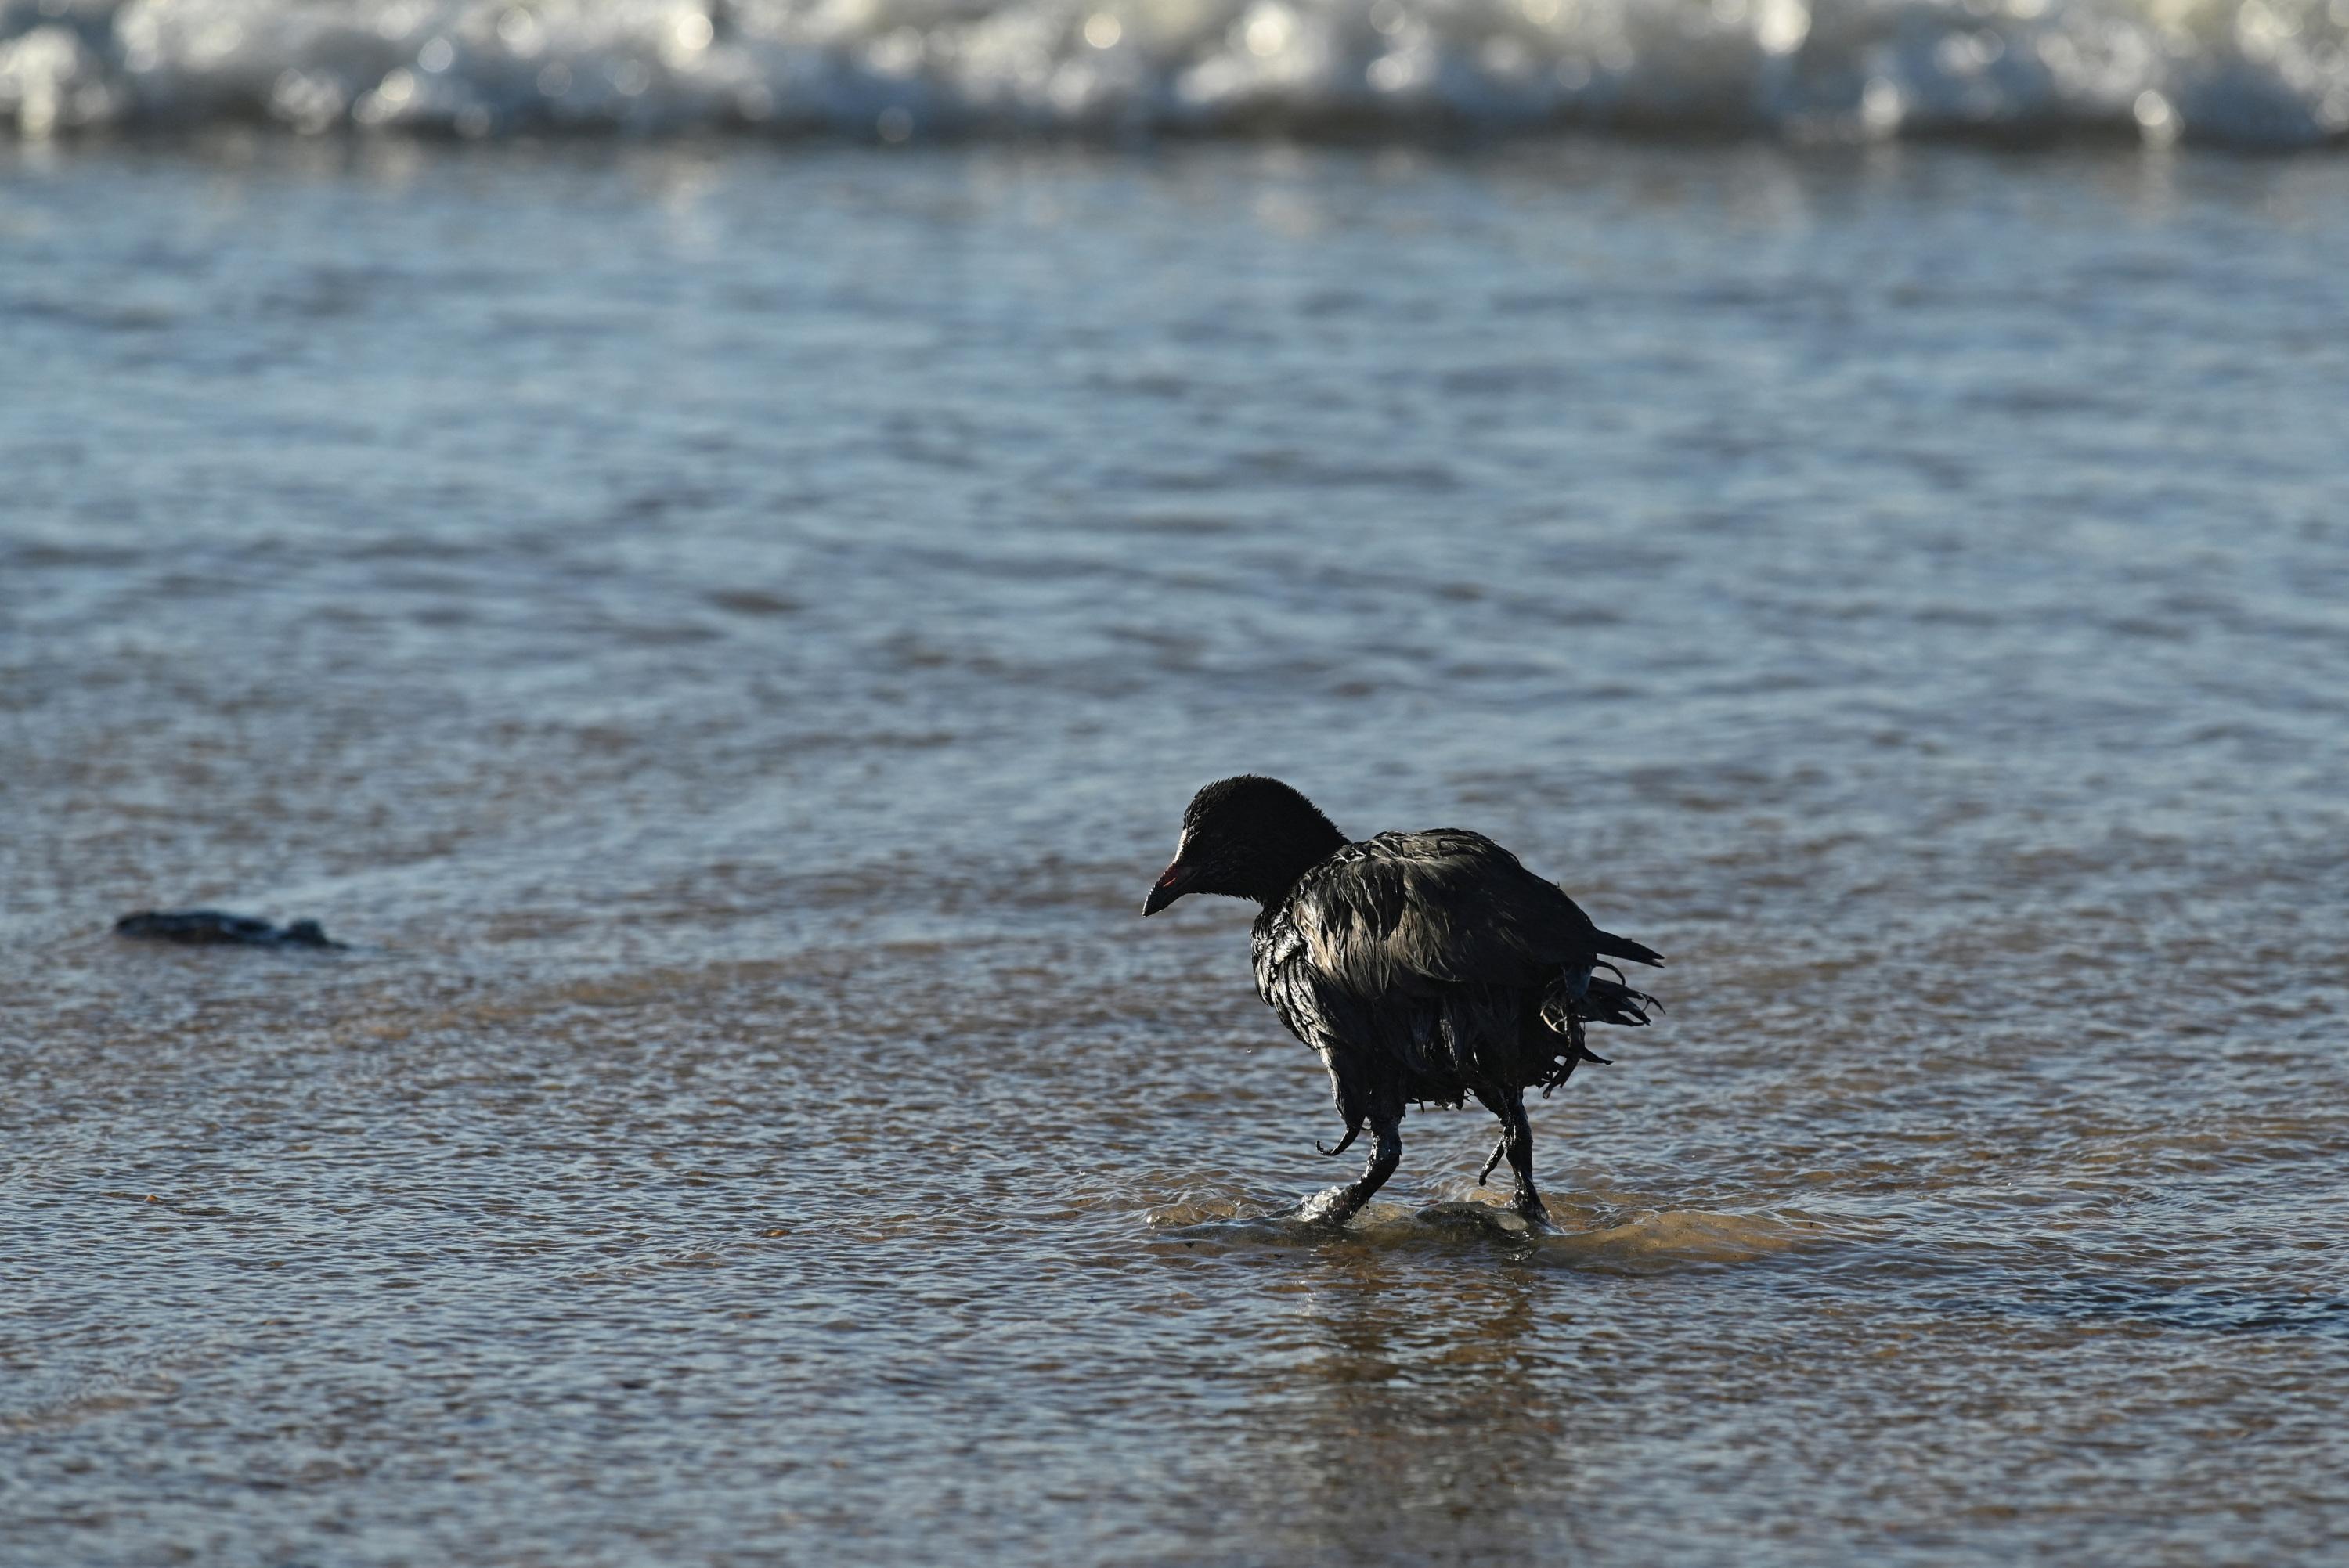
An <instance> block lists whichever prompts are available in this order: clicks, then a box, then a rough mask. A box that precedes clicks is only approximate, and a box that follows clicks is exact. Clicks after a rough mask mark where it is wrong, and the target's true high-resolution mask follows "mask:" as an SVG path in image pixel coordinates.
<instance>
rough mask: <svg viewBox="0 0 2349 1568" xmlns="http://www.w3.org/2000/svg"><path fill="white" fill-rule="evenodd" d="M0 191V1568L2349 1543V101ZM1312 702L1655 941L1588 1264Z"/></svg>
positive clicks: (1407, 823) (343, 169)
mask: <svg viewBox="0 0 2349 1568" xmlns="http://www.w3.org/2000/svg"><path fill="white" fill-rule="evenodd" d="M5 159H6V162H5V185H0V245H5V251H6V254H7V258H8V264H7V265H6V266H5V268H0V323H5V332H6V341H7V345H8V350H9V352H8V355H7V361H8V365H9V370H8V376H9V381H8V388H7V391H6V392H5V396H0V469H5V471H6V472H7V473H8V474H9V475H10V483H9V485H8V486H7V493H6V496H5V500H0V507H5V511H0V737H5V757H6V759H7V766H6V769H5V774H0V805H5V812H0V886H5V887H6V888H7V890H8V897H7V899H6V901H5V907H0V937H5V945H4V946H0V1036H5V1044H0V1075H5V1094H0V1129H5V1130H0V1150H5V1154H0V1289H5V1304H6V1310H5V1313H0V1442H4V1443H5V1455H6V1459H5V1463H0V1522H5V1531H0V1558H5V1559H6V1560H7V1561H9V1562H11V1563H28V1564H30V1563H40V1564H45V1565H51V1564H67V1563H85V1562H87V1563H161V1562H172V1561H186V1560H197V1561H206V1562H246V1561H252V1562H263V1561H267V1562H296V1561H298V1562H305V1563H306V1562H327V1563H439V1562H449V1561H465V1562H482V1563H489V1562H495V1563H635V1562H741V1563H753V1562H772V1561H785V1560H789V1561H818V1560H823V1561H843V1562H874V1563H898V1562H906V1561H929V1560H940V1559H944V1558H947V1557H948V1556H953V1557H956V1558H957V1560H978V1561H984V1562H1001V1563H1026V1562H1036V1561H1053V1562H1068V1563H1262V1562H1284V1563H1286V1562H1302V1563H1324V1562H1326V1563H1364V1562H1393V1563H1419V1562H1426V1561H1453V1560H1462V1561H1464V1560H1471V1559H1474V1560H1476V1561H1480V1562H1501V1563H1513V1562H1537V1561H1538V1562H1545V1563H1547V1562H1556V1561H1559V1560H1571V1561H1578V1562H1588V1563H1659V1562H1670V1563H1740V1564H1750V1563H1785V1564H1799V1563H1819V1562H1840V1561H1856V1560H1861V1559H1866V1560H1868V1561H1884V1562H1895V1563H1929V1562H1930V1563H1948V1562H1957V1561H1963V1562H1982V1561H1987V1560H1991V1559H1994V1558H1995V1559H2001V1560H2013V1559H2016V1558H2021V1559H2026V1560H2032V1561H2045V1562H2078V1561H2089V1560H2094V1561H2115V1562H2116V1561H2127V1562H2133V1563H2209V1562H2246V1563H2249V1562H2276V1563H2286V1562H2291V1563H2308V1562H2315V1561H2322V1560H2326V1559H2327V1558H2328V1557H2329V1556H2333V1555H2338V1554H2339V1553H2342V1552H2344V1550H2349V1482H2344V1480H2343V1479H2342V1478H2343V1477H2344V1475H2349V1439H2345V1438H2344V1435H2343V1429H2342V1425H2341V1414H2342V1408H2341V1406H2342V1397H2343V1391H2344V1380H2349V1272H2344V1264H2343V1262H2342V1258H2343V1251H2342V1249H2343V1248H2344V1245H2349V1220H2345V1219H2344V1213H2349V1208H2344V1199H2349V1177H2344V1160H2345V1159H2349V1092H2344V1091H2349V1064H2344V1058H2343V1053H2342V1047H2341V1038H2340V1031H2339V1026H2338V1022H2337V1020H2338V1018H2339V1016H2340V1013H2341V1010H2342V1007H2343V1006H2344V1000H2349V956H2344V954H2349V941H2344V939H2349V918H2344V903H2343V900H2342V896H2341V889H2342V887H2343V885H2344V876H2345V875H2349V810H2344V807H2343V805H2342V804H2341V797H2340V790H2339V783H2338V780H2339V778H2340V776H2341V771H2342V762H2343V712H2342V696H2341V694H2342V692H2343V691H2344V689H2349V594H2344V589H2349V564H2344V561H2349V557H2344V549H2343V546H2344V534H2345V533H2349V523H2344V516H2349V506H2344V503H2349V478H2344V469H2343V463H2342V457H2341V451H2342V448H2341V435H2342V428H2343V427H2342V420H2341V413H2340V408H2341V397H2340V389H2341V387H2343V386H2344V384H2349V347H2345V346H2344V340H2343V339H2342V337H2341V335H2339V334H2338V332H2337V331H2335V330H2333V326H2334V324H2337V323H2338V322H2339V321H2341V320H2342V319H2344V311H2349V284H2344V273H2343V271H2342V269H2341V263H2340V258H2341V257H2342V256H2343V255H2344V253H2349V167H2344V166H2343V165H2340V164H2337V163H2334V162H2332V161H2319V160H2301V161H2292V162H2243V161H2236V160H2220V159H2216V158H2207V157H2199V156H2195V157H2186V156H2181V157H2159V156H2156V157H2143V156H2139V155H2137V154H2135V153H2130V154H2127V155H2119V154H2115V155H2110V156H2106V155H2095V156H2090V155H2067V156H2062V157H2039V158H2028V159H2025V158H2012V157H2008V158H2001V157H1993V156H1988V155H1983V154H1979V153H1970V152H1963V151H1955V150H1920V149H1913V148H1911V149H1905V150H1878V151H1877V152H1874V153H1870V154H1860V153H1847V152H1822V153H1816V154H1805V155H1796V154H1791V153H1786V152H1783V151H1774V150H1741V149H1732V148H1702V149H1670V148H1644V149H1642V148H1629V147H1621V146H1611V147H1610V146H1602V145H1596V144H1571V145H1566V146H1548V147H1542V148H1527V149H1520V150H1515V151H1510V152H1488V153H1486V154H1485V155H1482V156H1479V157H1475V158H1464V159H1444V158H1431V157H1427V156H1424V155H1418V154H1406V153H1397V152H1392V151H1390V152H1384V153H1373V152H1340V151H1324V152H1300V151H1296V150H1281V149H1237V148H1235V149H1225V150H1190V151H1185V152H1183V153H1180V154H1176V155H1164V156H1156V157H1143V156H1133V157H1127V158H1113V157H1101V156H1092V155H1085V154H1080V153H1075V152H1067V151H1056V152H1039V151H1023V150H1016V149H1005V148H997V149H992V150H988V149H967V150H962V151H958V152H952V153H934V152H924V151H919V150H908V151H904V152H897V153H884V152H877V151H855V150H839V151H823V150H802V151H801V152H798V153H795V154H789V155H786V154H781V153H771V152H767V151H761V150H756V149H751V148H746V147H743V146H740V145H736V146H731V147H727V148H711V147H703V146H698V145H695V144H690V143H685V144H678V145H672V146H668V147H663V148H650V147H645V148H590V149H568V150H543V149H533V148H532V147H529V146H526V145H516V146H511V147H506V148H502V149H492V150H433V149H429V148H423V147H417V146H409V145H398V144H388V145H352V144H337V145H334V146H328V147H319V148H307V149H305V148H297V147H294V146H291V145H288V144H281V143H274V142H269V141H265V140H264V141H241V140H233V139H232V140H223V141H220V142H217V143H215V144H213V145H212V146H211V147H210V149H209V150H208V151H207V152H206V153H205V154H204V155H202V156H196V155H193V154H189V153H183V152H165V151H161V150H142V149H140V148H129V149H116V150H103V149H99V150H72V149H63V150H59V149H41V148H19V149H16V150H11V151H9V152H7V153H6V154H5ZM1243 768H1247V769H1260V770H1265V771H1271V772H1276V773H1278V774H1281V775H1283V776H1285V777H1288V778H1290V779H1293V780H1295V781H1296V782H1298V783H1299V784H1300V785H1303V786H1304V787H1305V788H1307V789H1309V791H1311V792H1312V793H1313V794H1314V795H1315V796H1316V797H1317V798H1318V799H1319V800H1320V801H1321V803H1322V804H1323V805H1324V806H1326V807H1327V808H1328V809H1329V810H1330V811H1331V813H1332V814H1333V815H1334V816H1335V817H1336V818H1337V820H1339V822H1340V825H1341V826H1345V827H1348V828H1349V829H1350V830H1354V831H1358V832H1368V831H1371V830H1376V829H1379V828H1387V827H1414V826H1426V825H1433V824H1436V823H1447V822H1458V823H1462V824H1464V825H1472V826H1476V827H1481V828H1484V829H1485V830H1489V831H1491V832H1493V833H1494V834H1495V836H1497V837H1499V838H1500V839H1502V840H1503V841H1505V842H1506V843H1508V844H1510V845H1512V846H1513V847H1515V848H1516V849H1517V850H1518V851H1520V852H1521V853H1523V854H1524V855H1525V857H1526V859H1527V860H1528V861H1530V862H1531V863H1532V864H1534V865H1535V866H1536V867H1537V868H1539V869H1542V870H1544V871H1547V872H1550V873H1552V874H1555V875H1557V876H1558V877H1559V878H1561V879H1562V880H1563V881H1564V882H1566V883H1567V884H1568V886H1569V887H1570V888H1571V889H1572V890H1573V891H1574V892H1576V893H1577V894H1578V896H1580V897H1581V898H1582V900H1583V902H1584V903H1586V904H1587V905H1588V906H1589V907H1590V908H1591V909H1592V911H1593V912H1594V913H1596V914H1597V915H1598V916H1599V918H1600V919H1601V921H1602V922H1603V923H1607V924H1609V926H1611V927H1613V928H1614V929H1618V930H1621V931H1624V932H1626V933H1629V934H1633V935H1635V936H1637V937H1639V938H1640V939H1641V940H1643V941H1647V942H1650V943H1651V944H1654V945H1656V946H1658V947H1659V948H1661V949H1662V950H1664V951H1665V952H1666V953H1667V954H1670V955H1671V960H1672V962H1671V967H1670V968H1669V969H1667V970H1665V971H1664V972H1662V975H1661V978H1660V979H1659V980H1658V981H1657V982H1656V984H1655V986H1654V988H1655V989H1657V990H1658V991H1660V993H1661V995H1663V997H1664V999H1665V1001H1666V1003H1667V1004H1668V1006H1669V1007H1670V1009H1671V1010H1670V1012H1669V1013H1668V1014H1667V1015H1666V1016H1665V1017H1664V1018H1663V1019H1662V1020H1661V1022H1660V1023H1659V1024H1658V1025H1657V1026H1655V1027H1653V1028H1651V1029H1649V1030H1646V1031H1642V1032H1639V1033H1629V1032H1621V1031H1618V1032H1613V1033H1611V1034H1609V1037H1606V1038H1604V1039H1600V1040H1598V1041H1597V1042H1595V1043H1596V1044H1597V1045H1598V1046H1599V1048H1600V1049H1601V1050H1603V1051H1605V1052H1606V1054H1608V1055H1609V1056H1612V1057H1616V1058H1617V1061H1616V1065H1614V1066H1612V1067H1609V1068H1591V1069H1587V1070H1586V1071H1585V1072H1584V1073H1583V1074H1580V1075H1578V1077H1577V1078H1576V1079H1575V1081H1574V1082H1573V1083H1572V1084H1571V1085H1569V1086H1568V1088H1567V1089H1566V1090H1564V1091H1563V1092H1561V1093H1560V1094H1559V1095H1558V1096H1557V1098H1555V1099H1552V1100H1550V1101H1547V1102H1545V1103H1542V1104H1539V1105H1538V1106H1537V1108H1536V1109H1535V1113H1534V1121H1535V1128H1536V1133H1537V1140H1538V1142H1537V1162H1538V1169H1539V1171H1540V1173H1541V1175H1542V1178H1543V1180H1544V1182H1545V1185H1546V1188H1547V1191H1548V1192H1549V1193H1550V1195H1551V1197H1550V1202H1551V1204H1552V1208H1553V1211H1554V1212H1555V1213H1556V1215H1557V1220H1558V1222H1559V1228H1558V1231H1557V1233H1555V1234H1550V1235H1546V1236H1535V1235H1531V1234H1528V1233H1525V1232H1524V1231H1523V1230H1522V1229H1520V1228H1517V1227H1516V1226H1515V1225H1514V1224H1513V1222H1510V1221H1509V1220H1508V1219H1507V1217H1506V1216H1505V1215H1503V1214H1502V1213H1501V1212H1499V1211H1497V1210H1495V1209H1491V1208H1489V1207H1487V1206H1486V1205H1488V1204H1489V1203H1491V1202H1495V1201H1497V1199H1498V1197H1499V1195H1500V1194H1499V1191H1497V1190H1495V1191H1485V1192H1482V1193H1480V1192H1478V1191H1476V1190H1475V1186H1474V1177H1475V1170H1476V1167H1477V1165H1478V1164H1479V1163H1481V1161H1482V1159H1483V1156H1484V1154H1485V1150H1486V1149H1487V1147H1488V1146H1489V1140H1490V1123H1489V1120H1488V1119H1485V1117H1483V1116H1482V1115H1481V1114H1472V1113H1448V1112H1433V1113H1429V1114H1426V1115H1423V1116H1420V1115H1415V1116H1413V1118H1412V1119H1409V1120H1408V1121H1407V1122H1406V1123H1405V1126H1404V1143H1405V1148H1404V1162H1403V1167H1402V1171H1401V1173H1400V1174H1399V1175H1398V1177H1397V1178H1396V1180H1395V1181H1394V1182H1393V1183H1392V1185H1391V1186H1390V1187H1389V1189H1388V1190H1387V1191H1386V1193H1385V1194H1384V1195H1383V1198H1382V1200H1381V1202H1379V1203H1378V1204H1376V1205H1375V1206H1374V1207H1373V1209H1372V1210H1371V1212H1369V1213H1368V1214H1367V1215H1366V1216H1364V1218H1363V1219H1362V1220H1361V1222H1358V1224H1357V1225H1356V1226H1355V1227H1354V1228H1353V1229H1351V1230H1350V1231H1348V1232H1346V1233H1343V1234H1342V1235H1337V1236H1331V1235H1329V1234H1326V1233H1317V1232H1315V1231H1312V1230H1310V1229H1309V1228H1305V1227H1300V1226H1299V1225H1297V1224H1295V1223H1293V1222H1288V1221H1287V1220H1284V1219H1283V1218H1281V1216H1282V1214H1283V1213H1284V1212H1286V1211H1288V1209H1290V1208H1291V1207H1292V1206H1293V1205H1295V1204H1296V1203H1297V1202H1299V1200H1300V1199H1302V1198H1304V1197H1305V1196H1307V1195H1308V1194H1309V1193H1311V1192H1312V1191H1315V1190H1316V1189H1317V1188H1318V1187H1319V1186H1321V1185H1323V1184H1325V1183H1327V1182H1329V1181H1332V1180H1335V1179H1336V1178H1337V1176H1338V1174H1339V1172H1338V1171H1337V1170H1336V1168H1335V1167H1334V1166H1333V1165H1332V1163H1331V1162H1330V1161H1323V1160H1321V1159H1320V1158H1319V1157H1318V1156H1317V1155H1316V1154H1315V1153H1314V1152H1313V1140H1314V1139H1315V1138H1317V1137H1319V1138H1328V1137H1330V1136H1331V1135H1332V1134H1333V1133H1334V1131H1335V1130H1336V1129H1335V1125H1334V1117H1333V1115H1332V1113H1331V1112H1330V1109H1329V1108H1328V1102H1327V1089H1326V1085H1325V1083H1324V1081H1323V1080H1322V1078H1320V1075H1319V1069H1318V1067H1317V1065H1316V1064H1315V1063H1314V1061H1313V1060H1312V1058H1311V1057H1309V1055H1308V1054H1307V1053H1305V1052H1304V1051H1303V1049H1302V1048H1301V1047H1297V1046H1295V1045H1294V1044H1293V1043H1290V1042H1288V1041H1287V1040H1286V1038H1285V1037H1282V1036H1280V1035H1279V1033H1278V1028H1277V1026H1275V1025H1274V1023H1273V1021H1272V1019H1271V1017H1270V1016H1269V1014H1268V1013H1267V1012H1266V1011H1265V1010H1264V1009H1263V1008H1262V1007H1261V1006H1259V1005H1258V1004H1257V1002H1256V1001H1255V999H1254V997H1253V995H1251V993H1250V991H1249V987H1248V978H1247V951H1246V946H1247V944H1246V936H1245V930H1244V927H1245V923H1246V916H1245V912H1244V911H1243V910H1242V909H1240V908H1239V907H1238V906H1235V905H1231V904H1226V903H1214V902H1211V901H1192V902H1189V903H1185V904H1183V905H1181V906H1179V907H1178V908H1177V909H1176V910H1174V911H1173V912H1171V913H1169V914H1167V915H1165V916H1164V917H1162V918H1159V919H1154V920H1152V921H1150V922H1149V923H1146V924H1145V923H1143V922H1142V921H1140V920H1139V919H1138V918H1137V911H1138V908H1139V905H1140V902H1141V898H1142V894H1143V891H1144V890H1145V889H1146V887H1147V885H1148V883H1149V882H1150V879H1151V878H1152V876H1153V875H1154V873H1155V872H1156V871H1157V869H1158V867H1159V865H1160V864H1161V863H1162V862H1163V859H1164V855H1165V853H1166V851H1168V850H1169V849H1170V848H1171V845H1172V841H1173V838H1174V828H1175V824H1176V820H1177V817H1178V814H1179V812H1180V810H1181V808H1182V805H1183V802H1184V801H1185V799H1186V798H1187V796H1188V794H1189V793H1190V791H1191V789H1193V788H1195V786H1196V785H1197V784H1199V783H1201V782H1204V781H1205V780H1206V779H1210V778H1214V777H1216V776H1218V775H1219V774H1221V773H1225V772H1229V771H1234V770H1237V769H1243ZM194 903H216V904H220V905H222V906H225V907H229V908H233V909H238V910H243V911H249V912H252V913H260V914H264V915H268V916H270V917H272V918H276V919H281V920H290V919H295V918H299V917H303V916H315V917H316V918H318V919H320V920H322V921H323V922H324V923H325V924H326V928H327V929H328V931H329V932H331V933H332V934H335V935H336V936H337V937H340V938H341V939H343V940H345V941H347V942H349V943H351V944H353V947H352V950H351V951H349V952H347V953H326V954H305V953H274V952H246V951H237V950H212V951H183V950H179V949H173V948H170V947H160V946H152V945H147V944H132V943H129V942H124V941H120V940H118V939H116V938H114V937H113V936H111V935H110V934H109V933H108V926H109V923H110V921H111V920H112V918H113V917H114V916H116V915H118V914H120V913H124V912H126V911H129V910H133V909H140V908H147V907H154V906H171V905H186V904H194Z"/></svg>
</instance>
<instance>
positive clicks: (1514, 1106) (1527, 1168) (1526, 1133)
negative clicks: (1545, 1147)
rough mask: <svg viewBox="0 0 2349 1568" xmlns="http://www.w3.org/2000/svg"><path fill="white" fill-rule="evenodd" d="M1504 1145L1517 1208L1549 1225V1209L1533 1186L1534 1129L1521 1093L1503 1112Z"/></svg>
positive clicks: (1533, 1219)
mask: <svg viewBox="0 0 2349 1568" xmlns="http://www.w3.org/2000/svg"><path fill="white" fill-rule="evenodd" d="M1501 1147H1502V1148H1504V1149H1506V1150H1508V1154H1509V1169H1510V1170H1511V1171H1515V1172H1516V1177H1517V1202H1516V1211H1517V1212H1518V1213H1520V1214H1523V1215H1524V1216H1525V1217H1526V1219H1527V1220H1528V1221H1530V1222H1533V1223H1535V1224H1540V1225H1547V1223H1549V1211H1548V1210H1547V1209H1545V1208H1543V1207H1542V1201H1541V1194H1540V1193H1539V1192H1537V1191H1535V1190H1534V1130H1533V1124H1532V1123H1530V1122H1528V1121H1527V1120H1526V1102H1525V1097H1524V1096H1522V1095H1518V1096H1515V1097H1512V1098H1511V1099H1510V1100H1509V1108H1508V1109H1507V1110H1506V1112H1505V1113H1504V1114H1503V1116H1502V1119H1501Z"/></svg>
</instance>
